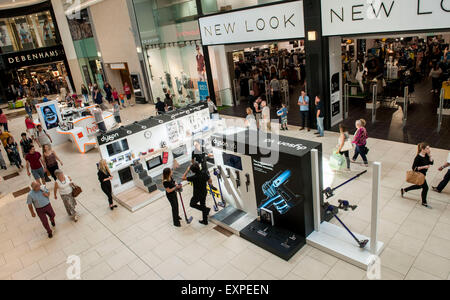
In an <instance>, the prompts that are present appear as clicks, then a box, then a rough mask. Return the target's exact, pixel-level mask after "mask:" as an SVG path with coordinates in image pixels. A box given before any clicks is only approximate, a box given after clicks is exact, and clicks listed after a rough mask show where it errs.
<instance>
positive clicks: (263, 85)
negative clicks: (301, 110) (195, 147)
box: [210, 40, 306, 124]
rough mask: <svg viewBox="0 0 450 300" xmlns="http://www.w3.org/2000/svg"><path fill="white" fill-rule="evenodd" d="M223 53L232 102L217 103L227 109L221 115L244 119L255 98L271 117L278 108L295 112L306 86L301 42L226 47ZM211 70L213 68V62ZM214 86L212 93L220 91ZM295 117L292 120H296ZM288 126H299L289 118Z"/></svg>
mask: <svg viewBox="0 0 450 300" xmlns="http://www.w3.org/2000/svg"><path fill="white" fill-rule="evenodd" d="M210 48H211V47H210ZM225 52H226V58H227V68H228V70H227V71H228V73H229V77H230V82H231V97H232V101H228V102H229V103H224V102H225V101H221V102H222V105H229V106H231V107H227V108H224V109H223V110H221V113H223V114H229V115H233V116H239V117H244V116H245V115H246V113H245V110H246V108H247V107H251V106H252V103H253V101H254V100H255V99H257V98H258V97H261V98H262V99H263V100H266V101H267V102H268V103H269V105H270V107H271V109H272V111H273V112H274V114H273V115H276V114H275V111H276V110H277V109H278V108H279V107H280V106H281V104H285V105H286V107H288V109H289V108H291V109H296V108H297V103H298V97H299V96H300V93H301V91H302V90H305V83H306V80H305V79H306V78H305V76H306V70H305V68H306V65H305V50H304V41H303V40H293V41H283V42H274V43H257V44H255V43H251V44H238V45H226V46H225ZM216 60H217V58H216ZM216 62H217V61H216ZM212 66H213V68H214V62H212ZM213 73H214V71H213ZM213 77H214V76H213ZM216 85H217V82H216V81H215V90H219V91H220V90H221V88H220V87H217V86H216ZM220 96H221V94H220V93H219V97H220ZM221 100H223V99H221ZM295 115H296V116H294V114H292V117H293V118H295V117H298V116H297V114H295ZM292 122H294V123H295V122H298V123H300V120H294V119H291V118H290V120H289V123H290V124H291V123H292Z"/></svg>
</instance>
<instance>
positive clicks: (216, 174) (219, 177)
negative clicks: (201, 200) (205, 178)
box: [214, 166, 226, 207]
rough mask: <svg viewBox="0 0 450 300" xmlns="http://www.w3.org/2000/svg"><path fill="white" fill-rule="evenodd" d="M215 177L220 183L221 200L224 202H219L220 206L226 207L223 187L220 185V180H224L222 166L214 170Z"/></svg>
mask: <svg viewBox="0 0 450 300" xmlns="http://www.w3.org/2000/svg"><path fill="white" fill-rule="evenodd" d="M214 175H215V176H216V177H217V182H218V183H219V191H220V198H221V199H222V201H219V203H218V205H219V206H220V207H225V206H226V204H225V200H224V199H223V193H222V185H221V184H220V179H222V168H221V167H220V166H217V168H214Z"/></svg>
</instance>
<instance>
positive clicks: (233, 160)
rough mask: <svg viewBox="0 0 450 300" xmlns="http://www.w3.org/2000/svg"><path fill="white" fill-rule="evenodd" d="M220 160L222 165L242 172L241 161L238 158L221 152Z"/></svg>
mask: <svg viewBox="0 0 450 300" xmlns="http://www.w3.org/2000/svg"><path fill="white" fill-rule="evenodd" d="M222 158H223V164H224V165H226V166H228V167H232V168H234V169H238V170H241V171H242V160H241V158H240V157H239V156H237V155H233V154H228V153H225V152H223V153H222Z"/></svg>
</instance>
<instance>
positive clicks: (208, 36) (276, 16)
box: [199, 1, 305, 45]
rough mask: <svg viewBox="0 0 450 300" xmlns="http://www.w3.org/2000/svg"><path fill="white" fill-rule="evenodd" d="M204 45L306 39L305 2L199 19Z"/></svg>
mask: <svg viewBox="0 0 450 300" xmlns="http://www.w3.org/2000/svg"><path fill="white" fill-rule="evenodd" d="M199 27H200V33H201V37H202V44H203V45H223V44H233V43H244V42H245V43H247V42H260V41H270V40H285V39H300V38H304V37H305V28H304V17H303V2H302V1H294V2H289V3H284V4H277V5H270V6H263V7H258V8H251V9H246V10H240V11H235V12H229V13H223V14H218V15H214V16H208V17H203V18H200V19H199Z"/></svg>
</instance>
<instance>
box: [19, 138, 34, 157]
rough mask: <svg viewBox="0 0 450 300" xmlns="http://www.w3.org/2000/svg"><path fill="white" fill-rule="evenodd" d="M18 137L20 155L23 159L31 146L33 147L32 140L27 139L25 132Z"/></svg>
mask: <svg viewBox="0 0 450 300" xmlns="http://www.w3.org/2000/svg"><path fill="white" fill-rule="evenodd" d="M20 136H21V140H20V147H21V148H22V155H23V157H24V158H25V156H26V155H27V154H28V153H30V149H31V146H33V139H31V138H29V137H27V134H26V133H25V132H23V133H22V134H21V135H20Z"/></svg>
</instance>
